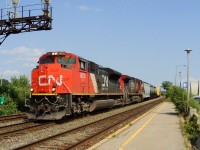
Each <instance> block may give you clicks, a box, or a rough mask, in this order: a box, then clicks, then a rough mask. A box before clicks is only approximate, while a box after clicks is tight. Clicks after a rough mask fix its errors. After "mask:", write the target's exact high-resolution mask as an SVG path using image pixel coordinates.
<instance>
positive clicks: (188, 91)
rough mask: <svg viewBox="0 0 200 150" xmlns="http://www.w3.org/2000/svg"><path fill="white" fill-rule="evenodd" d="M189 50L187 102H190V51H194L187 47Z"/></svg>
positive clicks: (187, 50)
mask: <svg viewBox="0 0 200 150" xmlns="http://www.w3.org/2000/svg"><path fill="white" fill-rule="evenodd" d="M185 51H186V52H187V102H189V88H190V83H189V82H190V74H189V72H190V57H189V55H190V52H191V51H192V50H191V49H189V48H188V49H186V50H185Z"/></svg>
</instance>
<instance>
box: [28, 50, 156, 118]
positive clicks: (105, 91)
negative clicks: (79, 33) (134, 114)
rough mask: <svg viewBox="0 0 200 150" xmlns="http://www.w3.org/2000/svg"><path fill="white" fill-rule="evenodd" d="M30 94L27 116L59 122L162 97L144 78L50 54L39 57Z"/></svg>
mask: <svg viewBox="0 0 200 150" xmlns="http://www.w3.org/2000/svg"><path fill="white" fill-rule="evenodd" d="M30 92H31V94H30V98H29V99H26V101H25V105H26V107H27V111H26V115H27V117H28V118H29V119H34V120H59V119H62V118H63V117H66V116H69V115H72V114H80V113H84V112H92V111H95V110H100V109H106V108H112V107H114V106H119V105H126V104H131V103H134V102H141V101H143V100H145V99H149V98H152V97H156V96H158V95H159V94H157V92H158V91H157V90H156V88H155V87H154V86H152V85H150V84H148V83H146V82H144V81H142V80H140V79H137V78H135V77H131V76H128V75H123V74H121V73H120V72H118V71H115V70H113V69H111V68H106V67H102V66H100V65H98V64H96V63H95V62H92V61H89V60H86V59H84V58H82V57H79V56H77V55H75V54H72V53H66V52H47V53H46V54H44V55H42V56H41V57H40V58H39V61H38V65H37V66H36V68H35V69H33V70H32V74H31V89H30ZM158 93H159V92H158Z"/></svg>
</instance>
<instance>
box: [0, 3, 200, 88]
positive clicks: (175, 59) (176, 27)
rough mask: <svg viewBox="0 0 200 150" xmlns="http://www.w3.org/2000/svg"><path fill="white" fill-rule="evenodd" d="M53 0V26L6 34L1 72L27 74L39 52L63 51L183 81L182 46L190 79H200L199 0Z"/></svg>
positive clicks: (147, 76)
mask: <svg viewBox="0 0 200 150" xmlns="http://www.w3.org/2000/svg"><path fill="white" fill-rule="evenodd" d="M36 3H41V0H20V3H19V6H21V5H30V4H36ZM51 5H52V7H53V29H52V30H51V31H38V32H30V33H21V34H15V35H10V36H9V37H8V38H7V39H6V40H5V41H4V43H3V44H2V45H1V46H0V60H1V63H0V74H1V75H2V77H3V78H5V79H8V80H9V79H10V77H11V76H20V75H26V76H28V77H29V78H30V75H31V70H32V69H33V68H34V67H35V66H36V65H37V61H38V59H39V57H40V56H41V55H42V54H44V53H46V52H49V51H66V52H71V53H74V54H77V55H79V56H81V57H83V58H85V59H88V60H91V61H94V62H96V63H97V64H99V65H101V66H105V67H109V68H112V69H114V70H117V71H119V72H121V73H122V74H126V75H129V76H132V77H136V78H139V79H142V80H143V81H145V82H148V83H151V84H153V85H155V86H160V85H161V83H162V82H163V81H170V82H173V83H174V82H175V80H176V81H177V84H178V83H179V82H180V76H179V75H181V81H186V78H187V67H185V66H183V65H187V54H186V52H185V51H184V50H185V49H187V48H190V49H192V52H191V53H190V65H189V66H190V80H191V81H194V80H200V69H199V66H198V65H199V64H200V59H199V58H200V42H199V41H200V1H199V0H52V4H51ZM5 7H6V0H0V8H5ZM176 72H177V73H176ZM179 72H181V73H179ZM176 74H177V76H176Z"/></svg>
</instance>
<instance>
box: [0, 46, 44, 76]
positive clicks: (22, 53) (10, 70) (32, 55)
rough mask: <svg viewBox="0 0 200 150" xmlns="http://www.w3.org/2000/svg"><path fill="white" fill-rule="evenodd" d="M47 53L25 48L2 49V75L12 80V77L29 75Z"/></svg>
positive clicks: (41, 50) (0, 52)
mask: <svg viewBox="0 0 200 150" xmlns="http://www.w3.org/2000/svg"><path fill="white" fill-rule="evenodd" d="M44 53H46V52H45V50H44V49H36V48H33V49H32V48H27V47H25V46H21V47H17V48H13V49H10V50H6V49H0V56H1V61H2V63H1V64H0V66H1V67H0V74H2V75H3V78H5V79H8V80H9V79H10V77H11V76H19V75H23V74H28V75H29V76H30V73H31V70H32V69H33V68H35V66H36V65H37V62H38V59H39V57H40V56H41V55H42V54H44Z"/></svg>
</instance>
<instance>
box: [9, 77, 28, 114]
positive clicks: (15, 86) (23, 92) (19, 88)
mask: <svg viewBox="0 0 200 150" xmlns="http://www.w3.org/2000/svg"><path fill="white" fill-rule="evenodd" d="M9 89H10V92H9V93H10V97H11V98H12V99H13V100H14V101H15V102H16V103H17V106H18V109H19V110H20V111H24V110H25V107H24V105H25V103H24V102H25V98H26V97H28V96H29V89H30V84H29V79H28V77H26V76H25V75H22V76H20V77H19V78H17V77H16V76H14V77H11V83H10V88H9Z"/></svg>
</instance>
